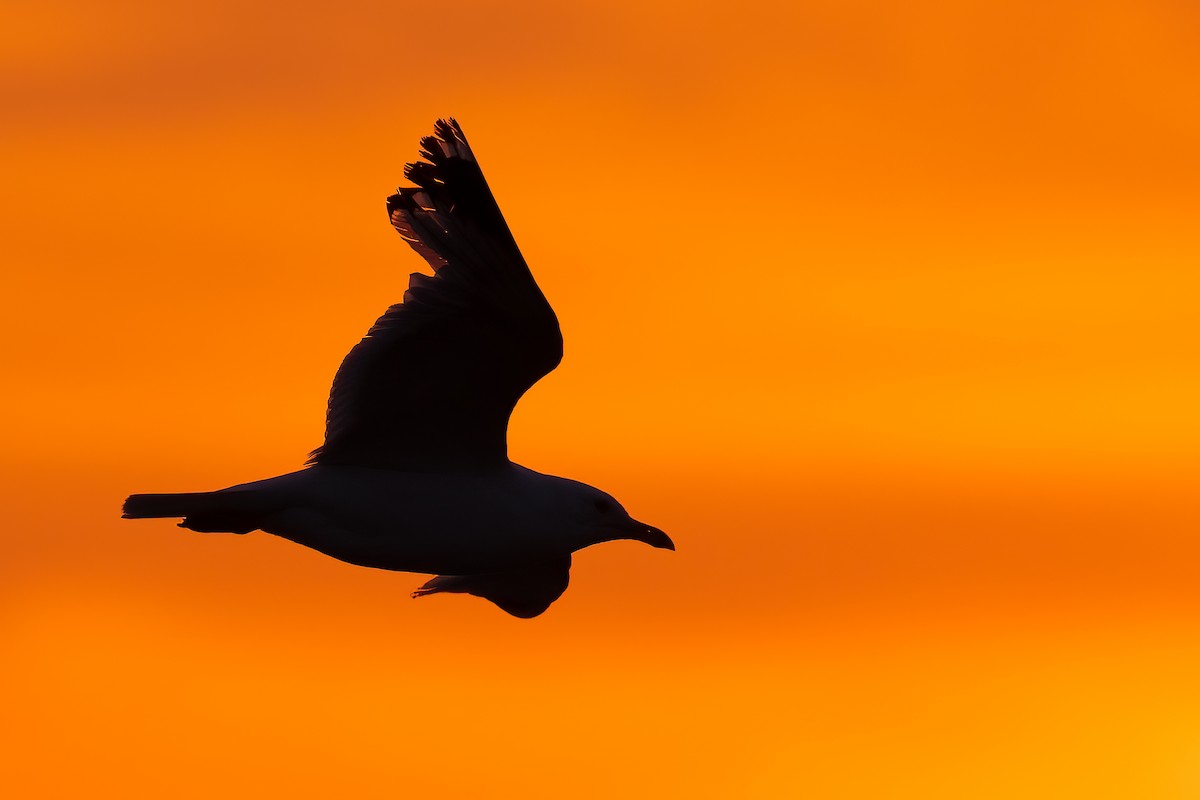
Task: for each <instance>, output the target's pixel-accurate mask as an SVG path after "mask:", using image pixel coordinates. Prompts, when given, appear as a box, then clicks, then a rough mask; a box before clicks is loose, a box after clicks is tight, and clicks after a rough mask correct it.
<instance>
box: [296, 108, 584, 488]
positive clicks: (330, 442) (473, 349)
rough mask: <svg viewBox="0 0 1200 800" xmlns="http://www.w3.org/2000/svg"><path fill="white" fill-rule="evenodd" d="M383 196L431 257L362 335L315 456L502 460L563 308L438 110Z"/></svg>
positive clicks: (407, 466)
mask: <svg viewBox="0 0 1200 800" xmlns="http://www.w3.org/2000/svg"><path fill="white" fill-rule="evenodd" d="M435 133H436V136H427V137H425V138H423V139H422V140H421V156H422V157H423V158H424V159H425V160H424V161H418V162H415V163H411V164H406V165H405V168H404V175H405V177H407V178H408V179H409V180H411V181H412V182H413V183H415V184H417V186H416V187H415V188H410V189H399V190H397V193H396V194H394V195H392V196H391V197H389V198H388V201H387V208H388V214H389V215H390V217H391V221H392V225H393V226H394V227H395V228H396V230H397V231H399V232H400V235H401V236H402V237H404V239H405V241H407V242H408V243H409V245H410V246H411V247H412V248H413V249H414V250H416V251H417V252H418V253H420V254H421V256H422V257H423V258H424V259H425V260H426V261H427V262H429V264H430V266H431V267H433V271H434V274H433V275H432V276H429V275H424V274H421V273H413V274H412V276H411V277H410V279H409V284H408V291H406V292H405V293H404V301H403V302H402V303H399V304H397V305H394V306H392V307H391V308H389V309H388V310H387V313H385V314H384V315H383V316H382V317H380V318H379V320H378V321H377V322H376V323H375V325H374V327H372V328H371V330H370V331H368V333H367V335H366V337H365V338H364V339H363V340H362V341H361V342H359V343H358V344H357V345H355V347H354V349H353V350H351V351H350V353H349V355H347V356H346V358H345V360H344V361H343V362H342V366H341V368H340V369H339V370H338V372H337V375H336V376H335V377H334V379H333V389H332V391H331V392H330V395H329V409H328V413H327V416H326V424H325V443H324V445H322V446H321V447H319V448H318V449H317V450H315V451H313V454H312V458H311V460H310V461H311V462H313V463H317V464H348V465H357V466H372V467H384V468H393V469H403V470H420V471H427V470H437V469H459V468H468V469H469V468H475V467H479V466H486V465H489V464H498V463H504V462H505V461H506V460H507V458H508V455H507V441H506V431H507V428H508V418H509V415H510V414H511V413H512V410H513V407H514V406H515V405H516V403H517V400H519V399H520V397H521V395H523V394H524V393H525V391H526V390H527V389H528V388H529V387H530V386H532V385H533V384H534V383H536V382H537V381H538V380H539V379H540V378H541V377H542V376H543V375H545V374H546V373H548V372H550V371H551V370H552V369H554V368H555V367H556V366H558V363H559V361H561V360H562V334H561V332H560V331H559V327H558V319H557V318H556V317H555V316H554V311H553V310H552V309H551V308H550V304H549V303H547V302H546V298H545V297H544V296H543V295H542V292H541V290H540V289H539V288H538V286H537V283H536V282H534V279H533V275H532V274H531V273H530V271H529V267H528V266H526V264H525V259H524V258H523V257H522V256H521V251H520V250H519V249H518V248H517V243H516V241H515V240H514V239H513V236H512V233H510V232H509V229H508V225H507V224H506V223H505V221H504V217H503V215H502V214H501V213H500V208H499V206H497V205H496V201H495V199H494V198H493V197H492V193H491V190H490V189H489V188H488V185H487V182H486V181H485V180H484V177H483V173H482V172H481V171H480V169H479V164H478V163H477V162H476V160H475V155H474V154H473V153H472V152H471V148H470V146H469V145H468V144H467V140H466V137H465V136H464V135H463V132H462V128H461V127H460V126H459V124H458V123H457V122H455V121H454V120H452V119H450V120H438V122H437V124H436V126H435Z"/></svg>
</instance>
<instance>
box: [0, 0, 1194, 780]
mask: <svg viewBox="0 0 1200 800" xmlns="http://www.w3.org/2000/svg"><path fill="white" fill-rule="evenodd" d="M6 17H7V19H6V21H5V23H4V25H3V26H0V37H3V42H4V44H3V47H2V48H0V59H2V60H0V76H2V77H0V92H2V96H0V109H2V110H0V114H3V121H2V125H0V127H2V128H3V131H4V134H3V139H4V145H5V146H4V156H3V157H4V160H5V162H6V163H5V164H4V165H3V171H2V174H3V183H4V186H3V191H2V192H0V204H2V206H3V208H2V214H3V220H4V235H3V249H4V253H5V258H4V261H5V265H6V268H5V270H4V276H3V279H2V280H3V284H2V288H3V297H4V300H5V303H4V313H3V315H2V317H3V326H4V330H3V331H2V334H3V338H4V341H5V343H6V344H5V348H4V352H5V357H4V375H5V384H4V391H3V395H4V396H3V400H0V403H2V404H3V407H2V408H0V411H2V412H3V415H4V417H3V418H4V420H5V423H6V424H5V430H4V434H3V438H4V447H3V464H2V465H0V466H2V470H3V472H2V474H0V479H2V480H0V486H2V487H3V489H2V490H3V497H2V498H0V502H2V503H3V515H4V524H3V527H4V531H5V532H4V534H3V535H4V545H3V548H4V552H3V556H2V558H0V570H2V579H0V597H2V605H0V612H2V616H0V625H2V627H0V631H2V639H0V645H2V648H3V652H0V685H2V686H3V687H4V688H3V690H2V691H3V692H4V694H5V695H6V696H5V697H4V698H3V709H4V711H3V716H4V719H5V721H4V724H3V725H2V726H0V768H2V770H3V774H2V775H0V787H3V788H0V792H3V794H5V796H11V797H22V798H24V797H71V798H82V797H87V798H91V797H120V798H131V797H138V798H142V797H145V798H151V797H154V798H158V797H232V798H241V797H314V798H316V797H366V798H375V797H380V798H382V797H389V798H392V797H400V798H407V797H419V796H425V797H430V796H436V797H448V798H460V797H461V798H467V797H474V798H507V797H516V798H558V797H596V798H611V797H639V798H640V797H654V798H663V797H669V798H700V797H711V798H742V797H746V798H784V797H788V798H790V797H813V798H850V797H864V798H901V797H903V798H909V797H911V798H1017V797H1020V798H1032V797H1039V798H1040V797H1045V798H1068V797H1069V798H1076V797H1078V798H1097V797H1122V798H1194V797H1200V682H1198V681H1197V675H1198V674H1200V624H1198V622H1200V588H1198V583H1197V575H1198V573H1200V538H1198V537H1200V499H1198V498H1200V491H1197V488H1196V483H1197V478H1198V476H1200V421H1198V420H1200V413H1198V409H1200V334H1198V332H1197V331H1198V330H1200V324H1198V323H1197V311H1196V307H1197V292H1198V291H1200V278H1198V277H1197V275H1198V272H1197V258H1198V256H1200V225H1198V222H1200V219H1198V217H1200V203H1198V201H1200V191H1198V190H1200V147H1198V145H1200V111H1198V108H1200V106H1198V105H1197V102H1196V87H1197V85H1200V49H1198V48H1197V47H1196V41H1197V36H1198V35H1200V14H1197V12H1196V10H1195V7H1194V5H1193V4H1190V3H1187V2H1182V1H1180V2H1169V1H1168V0H1114V2H1100V3H1097V2H1087V3H1085V2H1060V3H1050V4H1047V3H1045V2H1041V1H1040V0H1005V1H1004V2H959V3H946V2H934V1H933V0H919V1H918V2H906V3H887V2H869V1H868V0H858V1H851V2H846V1H845V0H825V2H801V3H794V2H787V3H783V2H781V3H778V4H771V3H764V2H756V0H748V1H747V2H738V3H728V4H720V5H712V6H709V7H697V5H696V4H694V3H690V2H682V1H679V2H673V3H656V2H646V0H637V1H636V2H635V1H634V0H621V2H609V3H601V2H583V3H552V2H546V1H544V0H532V1H531V2H503V3H502V2H493V3H480V2H475V1H474V0H465V1H464V2H457V3H451V4H440V5H439V4H431V3H415V2H397V1H396V0H392V1H391V2H369V1H364V0H343V1H342V2H337V3H318V2H312V1H311V0H302V1H301V2H290V3H275V4H262V3H259V4H247V3H246V2H241V0H239V2H232V0H220V1H219V2H212V0H204V1H203V2H200V0H194V1H191V0H189V2H173V3H166V4H164V3H160V2H150V0H113V1H112V2H102V3H95V2H72V1H71V0H62V1H61V2H59V1H56V0H48V1H47V2H39V3H18V4H17V6H15V7H14V8H12V9H9V10H8V12H6ZM446 114H454V115H456V116H458V118H459V119H460V120H461V121H462V123H463V125H464V127H465V129H466V131H467V134H468V135H469V136H470V138H471V141H472V144H473V145H474V147H475V150H476V152H477V154H478V155H479V157H480V159H481V161H482V163H483V166H484V168H485V171H486V173H487V175H488V177H489V179H490V181H491V183H492V186H493V188H494V189H495V192H496V194H497V196H498V198H499V200H500V203H501V205H502V207H503V208H504V209H505V211H506V213H507V215H508V219H509V222H510V224H511V226H512V228H513V229H514V231H515V233H516V235H517V238H518V240H519V241H520V243H521V244H522V246H523V249H524V251H525V254H526V256H527V258H528V260H529V262H530V264H531V265H532V266H533V269H534V272H535V274H536V275H537V277H538V279H539V281H540V283H541V285H542V287H543V289H544V290H545V292H546V294H547V296H548V297H549V298H550V300H551V302H552V303H553V304H554V305H555V307H556V308H557V310H558V313H559V316H560V318H561V320H562V324H563V328H564V332H565V334H566V338H567V356H566V360H565V361H564V363H563V365H562V367H561V368H560V369H559V370H558V371H557V372H555V373H554V374H553V375H551V376H550V377H549V378H548V379H546V380H545V381H543V382H542V383H541V384H539V385H538V386H537V387H536V388H535V389H534V390H533V391H532V392H531V393H530V394H529V396H528V397H527V398H526V399H525V401H524V402H523V403H522V405H521V406H520V408H519V409H518V411H517V414H516V416H515V418H514V422H513V426H512V431H511V434H512V435H511V439H512V444H511V450H512V454H513V457H514V458H515V459H517V460H519V461H521V462H523V463H525V464H527V465H529V466H532V467H534V468H536V469H539V470H543V471H548V472H555V473H559V474H565V475H569V476H572V477H576V478H579V479H582V480H586V481H589V482H591V483H594V484H596V485H598V486H601V487H603V488H605V489H607V490H608V491H610V492H612V493H613V494H615V495H616V496H617V497H618V498H620V499H621V500H622V501H623V502H624V503H625V504H626V506H628V507H629V508H630V509H631V510H632V511H633V512H634V513H635V514H636V515H638V516H640V517H643V518H645V519H647V520H649V521H651V522H653V523H654V524H657V525H659V526H661V527H663V528H664V529H666V530H667V531H668V532H670V533H671V534H672V535H673V536H674V537H675V539H676V541H677V542H678V544H679V551H678V553H676V554H670V553H665V552H662V551H654V550H650V549H649V548H646V547H644V546H641V545H636V544H631V543H622V544H615V545H609V546H605V547H602V548H596V549H594V550H590V551H585V552H584V553H582V554H580V555H579V556H578V557H577V559H576V566H575V569H574V573H573V583H572V586H571V589H570V590H569V592H568V593H567V594H566V595H565V597H564V598H563V599H562V600H561V601H560V602H559V603H558V604H557V605H555V606H554V607H553V608H552V609H551V611H550V612H549V613H547V614H546V615H545V616H544V617H542V618H540V619H537V620H535V621H532V622H528V621H521V620H516V619H511V618H509V617H506V616H505V615H503V614H502V613H500V612H499V611H498V610H497V609H495V608H493V607H491V606H490V605H488V604H486V603H484V602H482V601H478V600H473V599H467V598H461V597H438V598H431V599H429V600H423V601H412V600H410V599H409V598H408V592H409V591H410V590H411V589H412V588H413V587H415V586H416V585H418V584H419V583H420V581H421V580H422V579H421V578H420V577H419V576H414V575H405V574H394V573H383V572H374V571H369V570H363V569H358V568H354V567H350V566H347V565H344V564H341V563H339V562H335V561H332V560H329V559H326V558H324V557H322V556H319V555H317V554H315V553H312V552H309V551H305V550H303V549H301V548H298V547H296V546H294V545H292V544H289V543H287V542H284V541H281V540H275V539H271V538H269V537H267V536H265V535H262V534H256V535H252V536H248V537H232V536H230V537H223V536H203V535H199V534H192V533H185V532H180V531H178V530H177V529H175V528H174V527H172V525H171V524H170V523H169V522H168V521H152V522H123V521H121V520H119V519H118V518H117V517H118V513H119V511H118V510H119V506H120V502H121V500H122V499H123V497H124V496H125V495H126V494H127V493H129V492H131V491H172V490H176V491H180V490H201V489H212V488H218V487H220V486H223V485H228V484H231V483H237V482H241V481H245V480H251V479H255V478H259V477H265V476H268V475H271V474H275V473H279V472H284V471H289V470H291V469H294V468H297V467H298V466H299V465H300V463H301V462H302V461H303V459H304V456H305V454H306V453H307V451H308V450H309V449H311V448H312V447H315V446H316V445H317V444H319V443H320V440H321V424H322V415H323V408H324V402H325V396H326V391H327V389H328V384H329V381H330V379H331V377H332V375H333V372H334V370H335V369H336V367H337V365H338V363H339V361H340V359H341V357H342V355H343V354H344V353H345V351H346V350H347V349H348V348H349V347H350V346H351V345H352V344H353V343H354V342H355V341H357V339H358V337H359V336H361V335H362V334H363V333H364V332H365V331H366V329H367V327H369V325H370V324H371V322H372V321H373V320H374V318H375V316H377V315H378V314H379V313H380V312H381V311H382V310H383V309H384V308H385V307H386V306H387V305H388V304H389V303H390V302H393V301H395V300H397V299H398V298H399V296H400V294H401V292H402V289H403V286H404V283H405V280H406V275H407V273H408V272H410V271H412V270H415V269H418V268H420V266H421V263H420V261H419V259H418V258H417V256H416V255H415V254H413V253H412V252H410V251H409V250H408V249H407V248H406V247H405V246H404V245H403V243H402V242H401V241H400V240H399V238H398V237H397V236H396V235H395V234H394V232H393V231H392V230H391V229H390V227H389V226H388V224H387V220H386V217H385V215H384V210H383V199H384V197H385V196H386V195H387V194H388V193H390V191H391V190H392V188H393V187H394V185H395V184H396V183H397V182H398V181H400V180H401V165H402V163H403V162H404V161H405V160H409V159H411V158H412V157H413V156H414V154H415V150H416V141H417V138H418V137H419V136H421V135H423V134H425V133H427V132H428V131H429V129H430V126H431V124H432V122H433V120H434V118H436V117H437V116H439V115H446ZM13 787H15V788H13Z"/></svg>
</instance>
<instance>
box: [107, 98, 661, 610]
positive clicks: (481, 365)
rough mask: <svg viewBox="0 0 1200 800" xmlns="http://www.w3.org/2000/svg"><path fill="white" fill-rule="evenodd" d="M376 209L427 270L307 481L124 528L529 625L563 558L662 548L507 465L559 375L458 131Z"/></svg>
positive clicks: (178, 503) (557, 485) (601, 499)
mask: <svg viewBox="0 0 1200 800" xmlns="http://www.w3.org/2000/svg"><path fill="white" fill-rule="evenodd" d="M434 132H435V134H436V135H435V136H427V137H425V138H423V139H422V140H421V157H422V158H423V159H424V160H423V161H417V162H415V163H412V164H406V165H405V167H404V175H405V177H406V178H408V179H409V180H410V181H412V182H413V183H415V184H416V186H415V187H413V188H401V189H398V190H397V192H396V194H394V195H392V196H391V197H389V198H388V199H387V210H388V215H389V216H390V217H391V222H392V225H393V226H394V227H395V228H396V230H397V231H399V232H400V235H401V236H402V237H403V238H404V240H405V241H406V242H408V244H409V245H410V246H411V247H412V248H413V249H414V250H416V251H417V252H418V253H419V254H420V255H421V257H422V258H424V259H425V260H426V261H427V262H429V265H430V266H431V267H432V268H433V275H432V276H430V275H425V274H422V273H419V272H416V273H413V274H412V275H411V276H410V278H409V282H408V291H406V292H405V293H404V299H403V302H401V303H398V304H396V305H394V306H392V307H391V308H389V309H388V310H387V312H386V313H385V314H384V315H383V316H382V317H380V318H379V320H378V321H377V322H376V323H375V325H374V326H373V327H372V328H371V329H370V331H368V332H367V335H366V337H364V338H363V340H362V341H361V342H359V343H358V344H357V345H355V347H354V348H353V349H352V350H351V351H350V353H349V355H347V356H346V358H345V360H344V361H343V362H342V365H341V367H340V368H339V369H338V371H337V375H336V376H335V377H334V379H333V388H332V390H331V391H330V394H329V408H328V412H327V415H326V421H325V443H324V444H323V445H322V446H321V447H319V448H317V449H316V450H314V451H313V452H312V454H311V457H310V458H309V461H308V463H307V464H306V468H305V469H303V470H301V471H299V472H293V473H290V474H287V475H280V476H279V477H275V478H268V479H266V480H261V481H255V482H254V483H246V484H242V485H239V486H231V487H229V488H228V489H221V490H220V491H216V492H195V493H186V494H135V495H132V496H131V497H129V498H128V499H127V500H126V501H125V507H124V514H123V516H124V517H125V518H126V519H143V518H149V517H182V518H183V521H182V522H181V523H179V525H180V527H182V528H189V529H191V530H194V531H200V532H204V533H219V532H223V533H249V532H251V531H254V530H261V531H265V532H267V533H271V534H274V535H276V536H282V537H283V538H285V539H290V540H291V541H293V542H296V543H298V544H302V545H305V546H306V547H311V548H313V549H314V550H318V551H320V552H322V553H325V554H326V555H329V556H332V557H333V558H337V559H341V560H342V561H347V562H349V563H351V564H358V565H361V566H364V567H376V568H379V569H388V570H399V571H403V572H422V573H431V574H434V575H435V576H436V577H434V578H433V579H432V580H430V581H428V582H427V583H425V584H424V585H423V586H421V587H420V588H419V589H417V590H416V591H415V592H413V597H421V596H424V595H430V594H436V593H438V592H463V593H467V594H472V595H475V596H477V597H483V598H486V599H487V600H490V601H491V602H493V603H495V604H496V605H497V606H499V607H500V608H502V609H504V610H505V611H507V612H508V613H509V614H512V615H514V616H517V617H535V616H537V615H538V614H541V613H542V612H543V611H545V610H546V609H547V608H548V607H549V606H550V604H551V603H553V602H554V601H555V600H557V599H558V598H559V597H560V596H561V595H562V593H563V592H564V591H565V590H566V588H567V582H568V580H569V577H570V576H569V571H570V568H571V554H572V553H573V552H575V551H576V550H579V549H581V548H584V547H588V546H590V545H593V544H599V543H600V542H608V541H612V540H615V539H633V540H637V541H640V542H645V543H646V544H649V545H652V546H654V547H662V548H666V549H669V550H674V549H675V545H674V544H673V543H672V542H671V539H670V538H669V537H668V536H667V535H666V534H665V533H663V532H662V531H660V530H658V529H657V528H654V527H652V526H650V525H646V524H645V523H642V522H638V521H636V520H634V519H633V518H632V517H630V516H629V514H628V513H626V511H625V509H624V508H622V507H621V504H620V503H618V502H617V501H616V500H614V499H613V498H612V497H611V496H609V495H608V494H605V493H604V492H602V491H600V490H599V489H595V488H593V487H591V486H588V485H587V484H584V483H580V482H578V481H573V480H569V479H567V478H559V477H555V476H553V475H543V474H541V473H538V472H534V471H533V470H531V469H527V468H525V467H522V466H520V465H519V464H514V463H513V462H511V461H509V459H508V444H507V429H508V419H509V415H510V414H511V413H512V410H513V407H514V406H516V403H517V400H519V399H520V397H521V395H523V394H524V393H525V391H526V390H527V389H529V387H530V386H532V385H533V384H534V383H536V382H537V381H538V380H539V379H540V378H541V377H542V376H544V375H546V374H547V373H549V372H550V371H551V370H552V369H554V368H555V367H556V366H558V363H559V361H561V360H562V352H563V351H562V333H561V332H560V331H559V327H558V318H557V317H555V315H554V311H553V309H551V308H550V304H549V303H548V302H547V301H546V298H545V296H543V294H542V292H541V290H540V289H539V288H538V285H537V283H536V282H535V281H534V279H533V275H532V273H531V272H530V271H529V267H528V266H527V265H526V264H525V259H524V258H523V257H522V256H521V251H520V250H519V249H518V248H517V243H516V241H515V240H514V239H513V236H512V233H511V232H510V231H509V229H508V225H507V224H506V223H505V221H504V217H503V215H502V214H501V213H500V208H499V207H498V206H497V205H496V201H495V199H494V198H493V197H492V193H491V190H490V189H489V188H488V185H487V182H486V181H485V180H484V177H483V173H482V172H481V171H480V168H479V164H478V163H477V162H476V160H475V155H474V153H472V152H471V148H470V146H469V145H468V144H467V139H466V137H465V136H464V135H463V131H462V128H461V127H460V126H459V124H458V122H456V121H455V120H453V119H449V120H438V122H437V123H436V125H435V128H434Z"/></svg>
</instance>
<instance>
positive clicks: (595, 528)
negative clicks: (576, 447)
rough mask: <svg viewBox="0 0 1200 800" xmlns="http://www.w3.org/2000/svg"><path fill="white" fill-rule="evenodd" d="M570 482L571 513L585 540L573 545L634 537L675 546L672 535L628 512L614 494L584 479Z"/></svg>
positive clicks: (584, 545) (638, 539)
mask: <svg viewBox="0 0 1200 800" xmlns="http://www.w3.org/2000/svg"><path fill="white" fill-rule="evenodd" d="M571 483H573V484H574V486H573V487H572V488H573V491H571V492H570V504H571V515H572V516H573V517H574V518H575V519H576V521H577V523H576V524H577V525H578V529H579V530H580V531H581V533H582V537H581V541H582V543H581V544H579V545H578V546H577V547H576V548H574V549H576V550H578V549H581V548H584V547H588V546H590V545H593V544H600V543H601V542H611V541H614V540H616V539H632V540H634V541H638V542H645V543H646V544H648V545H650V546H651V547H661V548H663V549H664V550H674V549H675V543H674V542H672V541H671V537H669V536H667V535H666V534H665V533H663V532H662V531H660V530H659V529H658V528H655V527H654V526H653V525H647V524H646V523H644V522H638V521H637V520H636V519H634V518H633V517H631V516H629V512H627V511H626V510H625V509H624V508H622V506H621V504H620V503H618V502H617V501H616V500H614V499H613V497H612V496H611V495H608V494H605V493H604V492H602V491H600V490H599V489H596V488H594V487H592V486H588V485H587V484H584V483H575V482H574V481H572V482H571Z"/></svg>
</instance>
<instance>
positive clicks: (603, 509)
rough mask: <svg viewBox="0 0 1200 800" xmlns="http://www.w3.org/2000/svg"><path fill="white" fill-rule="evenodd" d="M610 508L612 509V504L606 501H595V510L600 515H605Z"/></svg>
mask: <svg viewBox="0 0 1200 800" xmlns="http://www.w3.org/2000/svg"><path fill="white" fill-rule="evenodd" d="M610 508H612V503H610V502H608V501H607V500H597V501H596V510H597V511H599V512H600V513H601V514H607V513H608V510H609V509H610Z"/></svg>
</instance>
